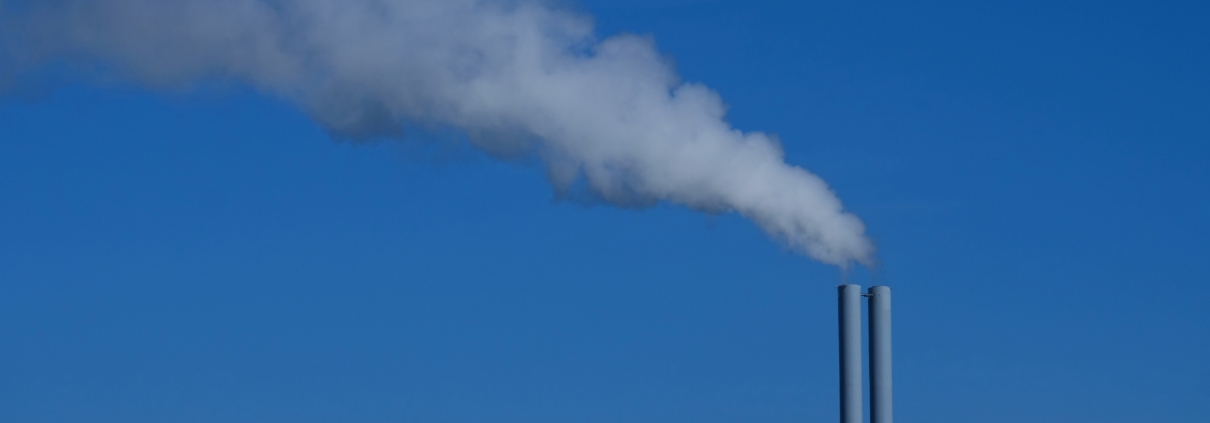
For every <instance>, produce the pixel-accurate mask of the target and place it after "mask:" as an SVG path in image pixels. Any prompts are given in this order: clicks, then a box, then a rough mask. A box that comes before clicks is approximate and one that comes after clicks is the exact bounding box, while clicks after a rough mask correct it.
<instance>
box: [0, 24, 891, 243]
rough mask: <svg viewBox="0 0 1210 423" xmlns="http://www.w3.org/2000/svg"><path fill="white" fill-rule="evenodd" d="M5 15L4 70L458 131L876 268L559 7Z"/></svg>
mask: <svg viewBox="0 0 1210 423" xmlns="http://www.w3.org/2000/svg"><path fill="white" fill-rule="evenodd" d="M2 1H3V0H0V10H3V12H2V13H3V15H2V18H0V19H2V20H0V28H3V29H2V30H0V31H2V33H3V42H4V50H3V53H2V54H0V66H2V67H7V68H8V69H6V70H0V72H3V71H7V72H8V73H10V74H13V73H18V74H19V73H23V72H24V73H28V72H27V71H29V70H31V69H35V68H37V66H39V65H41V64H45V63H48V62H50V61H57V62H59V63H64V62H65V63H70V64H74V65H75V66H77V69H80V68H84V67H91V68H98V67H100V68H105V69H110V70H111V71H114V72H116V73H118V74H120V75H122V76H124V77H126V78H129V79H133V80H135V81H137V82H139V83H141V84H145V85H147V86H150V87H153V88H168V89H179V88H185V87H188V86H190V85H191V84H196V83H197V82H198V81H199V80H205V79H214V78H220V79H230V80H235V81H239V82H241V83H245V84H248V85H250V86H252V87H254V88H255V89H257V90H259V91H261V92H264V93H266V94H270V95H274V96H277V97H281V98H284V99H287V100H289V101H291V102H293V103H296V104H297V105H299V106H300V107H301V108H303V109H304V110H306V111H307V112H308V113H309V114H310V115H311V116H312V117H313V118H314V119H315V120H316V121H318V122H319V123H321V124H322V125H324V126H326V127H328V128H329V129H330V130H332V131H334V132H336V133H339V134H343V135H346V136H351V137H375V136H392V135H396V134H398V133H399V131H400V129H399V128H401V127H402V126H403V125H405V124H422V125H437V126H448V127H453V128H457V129H459V130H461V131H463V132H464V133H465V134H467V135H468V136H469V138H470V139H471V140H472V143H474V144H475V145H476V146H478V147H480V148H482V149H484V150H486V151H488V152H489V153H493V154H496V155H503V154H516V153H518V152H524V153H531V154H536V155H538V156H540V157H541V158H542V159H543V161H544V163H545V164H546V167H547V169H548V174H549V176H550V180H551V183H552V184H553V185H554V186H555V188H556V189H557V190H560V191H566V190H569V189H573V186H583V187H585V188H587V189H588V190H590V191H591V192H592V193H594V194H595V195H597V196H599V197H600V198H602V199H604V200H606V201H609V202H612V203H615V204H623V205H634V204H650V203H653V202H657V201H669V202H672V203H677V204H683V205H685V206H688V207H691V208H693V209H697V210H702V211H707V212H730V211H734V212H738V213H739V214H741V215H743V216H746V217H748V218H749V219H751V220H753V221H754V222H756V223H757V224H758V225H759V226H760V227H761V228H763V229H764V230H765V231H766V232H767V233H768V234H769V235H771V236H773V237H774V238H776V239H778V240H780V241H782V242H783V243H784V244H785V245H787V246H788V247H790V248H792V249H794V250H795V251H798V252H801V253H805V254H807V255H809V256H811V257H813V258H815V259H818V260H820V261H823V262H826V263H830V264H834V265H839V266H848V265H850V264H851V263H853V262H858V263H863V264H867V265H868V264H870V263H871V261H872V256H873V252H874V247H873V244H872V243H871V242H870V241H869V239H867V238H866V237H865V235H864V226H863V224H862V222H861V221H860V220H859V219H858V218H857V217H856V216H854V215H852V214H850V213H847V212H845V211H844V209H843V207H842V206H841V203H840V201H839V200H838V199H837V198H836V196H835V195H834V194H833V193H832V192H831V191H830V190H829V189H828V186H827V184H825V183H824V181H823V180H822V179H820V178H819V177H817V176H815V175H813V174H811V173H810V172H808V171H806V170H804V169H802V168H800V167H796V166H791V165H787V164H786V163H785V162H784V160H783V153H782V150H781V147H780V146H779V145H778V143H777V142H776V141H775V140H773V139H771V138H770V136H769V135H766V134H764V133H760V132H747V133H745V132H741V131H739V130H736V129H734V128H732V127H731V126H730V125H729V124H728V123H727V122H726V121H725V120H724V115H725V112H726V107H725V106H724V104H723V102H722V101H721V99H720V98H719V97H718V95H717V94H716V93H715V92H714V91H712V90H710V89H709V88H707V87H705V86H702V85H698V84H693V83H682V82H680V80H679V78H678V76H677V74H676V72H675V70H674V69H673V67H672V66H671V65H670V64H669V63H668V62H667V61H666V60H665V59H664V58H663V57H662V56H661V55H660V54H659V52H658V51H656V49H655V48H654V46H653V44H652V42H651V40H649V39H647V38H643V37H638V36H633V35H618V36H614V37H610V38H608V39H604V40H599V39H597V38H595V36H594V34H593V28H592V24H591V22H590V20H589V18H587V17H585V16H581V15H577V14H575V13H572V12H569V11H567V10H564V9H561V8H559V7H556V6H552V5H550V4H548V3H544V2H537V1H486V0H294V1H289V0H281V1H275V0H58V1H48V2H16V3H14V2H9V3H8V4H7V5H5V4H4V3H3V2H2Z"/></svg>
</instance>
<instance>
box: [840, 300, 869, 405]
mask: <svg viewBox="0 0 1210 423" xmlns="http://www.w3.org/2000/svg"><path fill="white" fill-rule="evenodd" d="M836 288H837V290H838V291H839V295H840V423H862V419H861V411H862V408H863V407H862V404H861V388H862V386H861V287H860V286H858V285H853V284H844V285H841V286H838V287H836Z"/></svg>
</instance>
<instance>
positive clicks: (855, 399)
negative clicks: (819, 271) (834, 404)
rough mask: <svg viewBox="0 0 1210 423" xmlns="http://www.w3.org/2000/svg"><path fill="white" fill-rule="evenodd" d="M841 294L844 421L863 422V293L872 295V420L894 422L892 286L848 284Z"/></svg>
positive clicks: (872, 422)
mask: <svg viewBox="0 0 1210 423" xmlns="http://www.w3.org/2000/svg"><path fill="white" fill-rule="evenodd" d="M837 290H838V291H839V294H840V423H862V419H861V412H862V404H861V398H862V392H861V391H862V386H861V297H866V298H869V299H870V304H869V325H870V330H869V334H870V423H891V288H890V287H886V286H873V287H870V289H869V291H867V292H866V293H865V294H862V293H861V286H859V285H853V284H844V285H841V286H839V287H837Z"/></svg>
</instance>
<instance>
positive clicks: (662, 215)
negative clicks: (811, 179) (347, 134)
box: [0, 0, 1210, 423]
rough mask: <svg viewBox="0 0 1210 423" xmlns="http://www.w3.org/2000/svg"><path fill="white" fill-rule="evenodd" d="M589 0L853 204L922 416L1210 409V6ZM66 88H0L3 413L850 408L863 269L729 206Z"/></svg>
mask: <svg viewBox="0 0 1210 423" xmlns="http://www.w3.org/2000/svg"><path fill="white" fill-rule="evenodd" d="M572 7H574V8H575V9H577V10H579V11H581V12H583V13H588V14H591V15H593V16H595V22H596V25H597V33H598V34H600V35H602V36H610V35H614V34H617V33H620V32H631V33H637V34H643V35H647V36H650V37H652V38H653V39H654V40H655V43H656V44H657V46H658V47H659V49H660V50H661V51H662V52H663V53H665V54H667V55H668V57H670V58H671V59H672V60H674V61H675V64H676V68H677V70H678V71H679V72H680V74H681V76H682V77H683V78H684V79H685V80H686V81H691V82H700V83H702V84H705V85H708V86H709V87H711V88H713V89H715V90H716V91H718V93H719V94H720V95H721V96H722V98H723V99H724V100H725V102H726V103H727V104H728V105H729V109H728V110H729V112H728V115H727V119H728V120H729V122H731V123H732V124H733V125H734V126H735V127H737V128H740V129H743V130H759V131H768V132H770V133H775V134H777V136H778V138H779V139H780V141H781V143H782V145H783V146H784V149H785V154H786V161H787V162H789V163H791V164H794V165H798V166H803V167H805V168H807V169H810V170H811V171H813V172H815V173H817V174H818V175H820V176H821V177H823V178H824V179H825V180H826V181H827V182H828V183H829V184H830V186H831V187H832V189H834V190H835V192H836V193H837V195H838V196H839V198H840V199H841V200H842V201H844V203H845V206H846V208H847V209H848V210H850V211H852V212H854V213H855V214H856V215H858V216H860V217H861V218H862V220H863V221H864V222H865V224H866V229H867V233H868V234H869V235H870V236H871V237H872V238H873V239H874V240H875V242H876V243H877V246H878V254H877V257H878V260H879V262H880V266H879V267H878V268H877V270H876V271H875V272H870V271H868V270H867V269H864V268H858V269H857V270H855V271H853V272H851V273H850V274H849V275H848V276H847V278H848V280H849V281H851V282H853V283H858V284H862V285H871V284H875V283H876V284H886V285H889V286H892V287H893V289H894V313H895V314H894V319H895V320H894V331H895V332H894V341H895V345H894V353H895V357H894V358H895V375H894V376H895V395H896V397H895V405H896V410H895V411H896V415H895V417H896V419H897V420H898V421H900V422H904V423H910V422H937V423H948V422H970V421H979V422H1025V421H1028V422H1073V421H1090V422H1106V423H1116V422H1158V421H1163V422H1206V421H1210V361H1207V360H1206V357H1208V356H1210V306H1207V304H1210V303H1208V301H1210V287H1208V285H1207V281H1208V279H1210V277H1208V276H1207V275H1210V260H1207V258H1206V257H1207V256H1208V255H1210V241H1208V239H1210V223H1208V221H1207V217H1208V216H1210V195H1208V193H1210V25H1207V22H1210V8H1208V7H1207V6H1206V5H1205V3H1203V2H1193V1H1189V2H1141V1H1140V2H1104V1H1102V2H1091V1H1089V2H1053V1H1026V2H962V1H952V2H911V3H903V2H860V4H848V5H829V4H812V3H808V2H793V1H760V0H748V1H723V0H719V1H693V0H665V1H638V0H612V1H603V0H602V1H598V0H585V1H582V2H579V3H575V4H574V5H573V6H572ZM60 79H61V78H59V77H57V76H53V75H50V76H48V75H42V76H40V77H38V78H34V79H32V80H37V81H39V83H38V84H36V85H21V86H18V87H16V88H17V89H16V90H13V91H10V92H8V93H7V94H5V96H4V97H3V99H2V100H0V421H4V422H14V423H18V422H20V423H24V422H77V421H78V422H124V423H139V422H218V421H222V422H401V421H402V422H652V423H656V422H814V421H819V422H828V421H836V420H837V416H838V406H837V401H838V399H837V377H838V376H837V363H836V359H837V345H836V343H837V341H836V322H835V319H836V297H835V292H836V291H835V286H836V285H837V284H838V283H840V282H841V280H842V274H841V272H840V271H838V270H837V268H835V267H833V266H829V265H826V264H822V263H819V262H816V261H812V260H810V259H808V258H805V257H803V256H801V255H798V254H795V253H793V252H791V251H789V250H787V249H786V248H785V247H782V246H780V245H779V244H778V243H776V242H772V241H770V240H769V239H768V238H767V237H766V236H765V235H764V234H763V233H762V232H761V230H760V229H759V228H758V227H757V226H756V225H754V224H752V223H751V222H750V221H748V220H745V219H743V218H741V217H739V216H736V215H734V214H724V215H719V216H707V215H703V214H700V213H697V212H693V211H690V210H688V209H686V208H684V207H681V206H675V205H667V204H660V205H656V206H654V207H650V208H643V209H624V208H615V207H612V206H607V205H603V204H590V205H586V204H582V203H579V202H575V201H560V200H558V199H556V196H555V195H554V193H553V191H552V189H551V187H550V185H549V184H548V183H547V182H546V177H545V171H544V170H543V169H542V168H541V167H540V166H538V165H536V164H535V163H533V161H531V160H526V159H522V160H519V161H514V162H501V161H497V160H495V159H492V158H490V157H489V156H487V155H485V154H483V153H480V152H478V151H476V150H474V149H473V148H471V147H469V146H467V145H465V144H460V143H458V142H457V141H451V139H450V137H449V136H448V135H442V134H431V133H424V132H422V131H421V132H416V131H412V132H409V134H410V135H408V136H407V137H406V139H404V140H402V141H398V140H380V141H375V142H350V141H343V140H339V139H333V138H332V137H331V136H329V133H328V132H327V131H326V130H325V129H323V128H322V127H321V126H319V125H317V124H316V123H313V122H312V121H311V120H310V119H308V117H307V115H306V114H305V113H303V112H300V111H299V110H298V108H297V107H295V106H293V105H291V104H288V103H287V102H285V101H282V100H281V99H278V98H275V97H273V96H268V95H264V94H260V93H258V92H257V91H255V90H253V89H250V88H248V87H244V86H239V85H236V86H221V87H212V88H208V87H203V88H199V89H196V90H191V91H187V92H183V93H182V92H172V93H165V92H159V91H150V90H147V89H144V88H140V87H138V86H136V85H134V84H126V83H120V82H119V83H114V84H103V86H98V85H95V84H84V83H80V82H77V81H72V80H60ZM455 138H456V137H455Z"/></svg>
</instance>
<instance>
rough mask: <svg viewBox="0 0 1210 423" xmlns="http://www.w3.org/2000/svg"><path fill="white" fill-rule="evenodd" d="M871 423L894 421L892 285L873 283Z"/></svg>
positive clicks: (870, 295)
mask: <svg viewBox="0 0 1210 423" xmlns="http://www.w3.org/2000/svg"><path fill="white" fill-rule="evenodd" d="M867 296H868V297H869V298H870V304H869V311H870V316H869V324H870V423H891V288H890V287H886V286H873V287H870V290H869V294H867Z"/></svg>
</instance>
